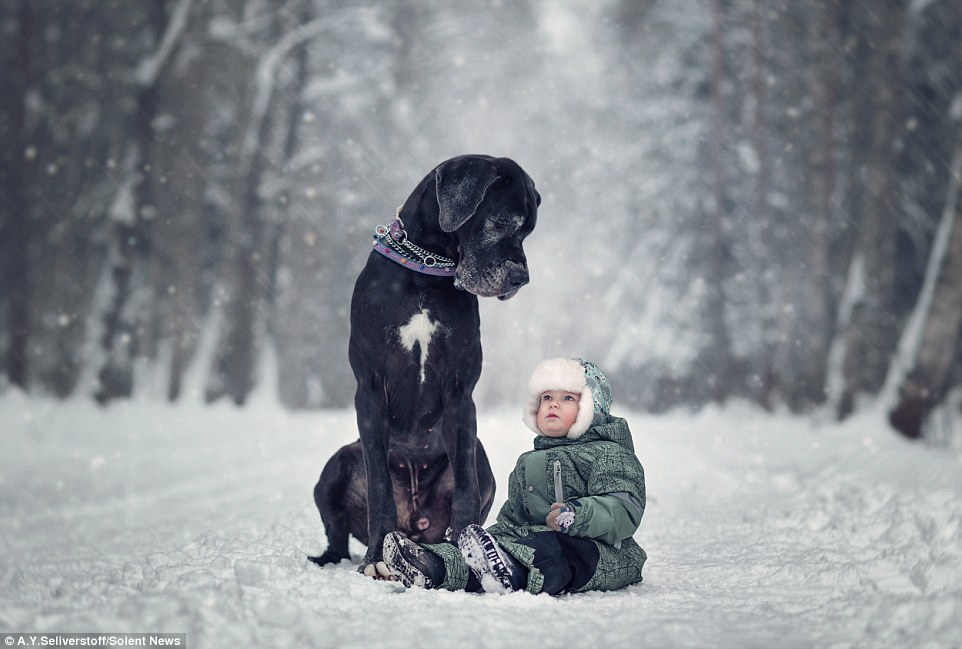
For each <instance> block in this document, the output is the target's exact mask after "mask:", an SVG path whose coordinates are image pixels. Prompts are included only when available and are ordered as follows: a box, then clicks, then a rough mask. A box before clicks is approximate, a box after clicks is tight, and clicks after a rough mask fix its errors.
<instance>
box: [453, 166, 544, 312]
mask: <svg viewBox="0 0 962 649" xmlns="http://www.w3.org/2000/svg"><path fill="white" fill-rule="evenodd" d="M434 175H435V182H436V186H437V200H438V224H439V225H440V227H441V229H442V230H443V231H444V232H448V233H451V234H454V235H455V236H456V237H457V239H458V269H457V275H456V277H455V281H456V283H457V285H459V286H460V287H461V288H463V289H465V290H467V291H469V292H471V293H474V294H475V295H479V296H482V297H497V298H499V299H501V300H506V299H508V298H510V297H512V296H513V295H514V294H515V293H517V292H518V289H520V288H521V287H522V286H524V285H525V284H527V283H528V262H527V259H526V258H525V256H524V249H523V248H522V242H523V241H524V239H525V237H527V236H528V235H529V234H530V233H531V231H532V230H533V229H534V226H535V222H536V221H537V218H538V205H540V204H541V196H540V195H539V194H538V192H537V190H535V188H534V181H533V180H531V177H530V176H528V174H527V173H525V171H524V170H523V169H522V168H521V167H520V166H518V164H517V163H516V162H514V161H513V160H510V159H509V158H492V157H490V156H482V155H466V156H460V157H457V158H452V159H451V160H448V161H446V162H443V163H442V164H440V165H438V167H437V168H436V169H435V170H434Z"/></svg>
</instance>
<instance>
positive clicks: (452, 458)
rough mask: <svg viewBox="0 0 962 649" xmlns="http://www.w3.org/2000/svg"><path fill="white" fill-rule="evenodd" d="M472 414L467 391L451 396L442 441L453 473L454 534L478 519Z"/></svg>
mask: <svg viewBox="0 0 962 649" xmlns="http://www.w3.org/2000/svg"><path fill="white" fill-rule="evenodd" d="M475 417H476V413H475V409H474V401H473V400H472V399H471V397H470V396H469V395H462V396H461V398H457V399H452V401H451V403H450V404H449V406H448V407H447V408H446V409H445V417H444V421H445V426H444V445H445V452H446V453H447V456H448V461H449V462H450V464H451V469H452V471H453V473H454V496H453V497H452V500H451V531H452V533H454V534H456V533H457V532H458V531H459V530H461V529H463V528H465V527H467V526H468V525H470V524H472V523H481V493H480V489H479V488H478V460H477V446H478V428H477V420H476V419H475ZM449 422H450V424H449Z"/></svg>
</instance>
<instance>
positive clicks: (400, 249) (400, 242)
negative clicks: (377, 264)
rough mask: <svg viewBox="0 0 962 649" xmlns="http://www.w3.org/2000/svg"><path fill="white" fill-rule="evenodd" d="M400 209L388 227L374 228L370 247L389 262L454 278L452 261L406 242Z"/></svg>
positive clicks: (420, 271)
mask: <svg viewBox="0 0 962 649" xmlns="http://www.w3.org/2000/svg"><path fill="white" fill-rule="evenodd" d="M400 212H401V208H400V207H399V208H398V210H397V212H395V213H394V220H393V221H391V225H390V226H387V227H385V226H383V225H379V226H377V227H376V228H374V241H372V242H371V245H373V246H374V250H376V251H377V252H379V253H381V254H382V255H384V256H385V257H387V258H388V259H390V260H391V261H393V262H395V263H397V264H400V265H402V266H404V267H405V268H410V269H411V270H413V271H415V272H418V273H424V274H425V275H438V276H440V277H454V273H455V271H456V270H457V266H456V264H455V263H454V260H453V259H448V258H447V257H442V256H441V255H436V254H434V253H433V252H429V251H427V250H425V249H424V248H421V247H420V246H418V245H416V244H414V243H412V242H410V241H408V235H407V232H405V231H404V223H403V222H402V221H401V216H400Z"/></svg>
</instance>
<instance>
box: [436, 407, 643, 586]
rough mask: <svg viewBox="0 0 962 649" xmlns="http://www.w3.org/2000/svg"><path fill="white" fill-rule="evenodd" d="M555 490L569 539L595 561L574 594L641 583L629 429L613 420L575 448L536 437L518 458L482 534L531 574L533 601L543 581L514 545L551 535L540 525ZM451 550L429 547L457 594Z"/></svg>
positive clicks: (639, 473)
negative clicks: (564, 508)
mask: <svg viewBox="0 0 962 649" xmlns="http://www.w3.org/2000/svg"><path fill="white" fill-rule="evenodd" d="M559 489H560V495H561V498H562V500H563V501H564V502H565V503H567V504H568V505H569V506H571V507H573V509H574V513H575V519H574V523H573V524H572V525H571V527H569V528H568V534H570V535H572V536H580V537H584V538H588V539H590V540H591V541H592V542H594V543H595V545H597V546H598V550H599V555H600V557H599V560H598V567H597V569H596V570H595V574H594V576H593V577H592V578H591V580H590V581H589V582H588V583H587V584H585V585H584V586H583V587H582V588H580V589H579V592H580V591H588V590H615V589H618V588H622V587H624V586H627V585H629V584H633V583H636V582H639V581H641V569H642V566H643V565H644V563H645V561H646V559H647V555H646V554H645V551H644V550H642V549H641V547H639V546H638V544H637V543H636V542H635V541H634V539H633V538H632V534H634V532H635V530H637V529H638V525H639V523H640V522H641V517H642V515H643V514H644V511H645V472H644V469H643V468H642V466H641V462H639V461H638V457H637V456H636V455H635V453H634V446H633V445H632V442H631V432H630V431H629V429H628V422H626V421H625V420H624V419H621V418H619V417H612V418H611V419H610V420H609V422H608V423H606V424H600V425H595V426H592V427H591V428H589V429H588V430H587V431H586V432H585V433H584V435H582V436H581V437H579V438H577V439H574V440H572V439H569V438H567V437H561V438H551V437H544V436H539V437H537V438H535V448H534V450H533V451H528V452H526V453H523V454H522V455H521V456H520V457H519V458H518V461H517V463H516V465H515V468H514V470H513V471H512V472H511V476H510V477H509V478H508V498H507V501H506V502H505V503H504V505H503V506H502V508H501V511H500V512H499V513H498V520H497V523H495V524H494V525H492V526H491V527H489V528H488V532H490V533H491V534H492V535H493V536H494V537H495V538H496V539H497V540H498V542H499V544H500V545H501V546H502V547H503V548H504V549H505V551H507V552H508V553H510V554H511V555H512V556H514V557H515V558H516V559H518V560H519V561H520V562H521V563H523V564H524V565H526V566H527V567H528V568H529V574H528V585H527V590H528V591H529V592H532V593H538V592H541V586H542V584H543V581H544V578H543V576H542V575H541V573H540V571H538V570H537V568H534V567H533V565H534V564H533V556H534V550H533V549H532V548H531V547H529V546H527V545H524V544H520V543H517V540H518V539H521V538H522V537H524V536H525V535H527V534H528V533H530V532H540V531H546V530H550V529H551V528H549V527H548V526H547V525H545V518H546V517H547V516H548V512H549V511H550V510H551V504H552V503H554V502H558V499H557V497H556V494H557V490H559ZM450 548H451V546H448V547H447V548H445V547H442V546H430V549H431V550H433V551H435V552H436V553H437V554H439V555H441V556H442V558H443V559H444V561H445V567H446V569H447V572H448V577H447V579H446V581H445V583H443V584H442V587H446V588H451V589H456V588H463V587H464V584H465V583H466V582H467V572H466V567H465V566H464V564H463V561H462V560H461V558H460V554H459V553H458V552H457V549H454V551H453V552H451V551H450ZM455 555H457V556H455Z"/></svg>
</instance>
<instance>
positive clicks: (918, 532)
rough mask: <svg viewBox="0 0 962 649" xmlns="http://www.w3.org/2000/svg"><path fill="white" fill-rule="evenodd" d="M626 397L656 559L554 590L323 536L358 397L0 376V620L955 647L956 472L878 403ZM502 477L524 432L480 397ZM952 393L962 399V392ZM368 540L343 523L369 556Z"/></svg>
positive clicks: (351, 640)
mask: <svg viewBox="0 0 962 649" xmlns="http://www.w3.org/2000/svg"><path fill="white" fill-rule="evenodd" d="M615 412H616V414H620V415H624V416H626V417H627V418H628V420H629V422H630V424H631V427H632V431H633V433H634V438H635V443H636V447H637V450H638V454H639V456H640V457H641V459H642V462H643V463H644V465H645V468H646V471H647V485H648V492H649V500H648V510H647V512H646V514H645V518H644V520H643V522H642V525H641V528H640V529H639V531H638V533H637V535H636V539H637V540H638V541H639V543H640V544H641V545H642V546H643V547H644V548H645V549H646V550H647V552H648V553H649V556H650V559H649V562H648V564H647V565H646V566H645V581H644V582H643V583H642V584H639V585H635V586H632V587H630V588H627V589H625V590H622V591H618V592H612V593H589V594H584V595H575V596H564V597H557V598H552V597H549V596H547V595H540V596H532V595H529V594H527V593H512V594H509V595H505V596H497V595H479V594H468V593H449V592H437V591H424V590H419V589H412V590H405V589H403V587H401V586H399V585H398V584H395V583H389V582H378V581H374V580H371V579H368V578H365V577H363V576H361V575H359V574H357V573H356V571H355V566H354V565H351V564H349V563H348V562H343V563H342V564H340V565H338V566H333V567H327V568H324V569H320V568H318V567H317V566H314V565H313V564H311V563H309V562H308V561H306V559H305V555H307V554H309V553H311V554H313V553H319V552H320V551H321V550H322V549H323V548H324V541H323V538H322V528H321V524H320V521H319V518H318V516H317V512H316V510H315V509H314V506H313V502H312V497H311V492H312V488H313V485H314V482H315V480H316V478H317V474H318V473H319V471H320V469H321V467H322V465H323V463H324V462H325V461H326V460H327V458H328V457H329V456H330V455H331V454H332V453H333V452H334V450H335V449H337V448H338V447H339V446H340V445H342V444H344V443H347V442H349V441H351V440H352V438H353V437H354V436H355V432H354V431H355V430H356V428H355V424H354V421H353V413H351V412H347V411H344V412H341V411H338V412H310V413H289V412H286V411H284V410H281V409H279V408H277V407H276V406H273V405H271V403H270V401H269V400H261V401H258V402H257V403H256V405H255V406H252V407H249V408H247V409H236V408H233V407H230V406H216V407H203V406H201V405H199V404H192V403H185V404H181V405H179V406H170V405H166V404H163V403H158V402H153V401H144V400H140V401H132V402H125V403H117V404H114V405H111V406H110V407H109V408H105V409H104V408H98V407H97V406H94V405H91V404H87V403H84V402H82V401H68V402H55V401H48V400H46V399H42V398H36V397H33V398H28V397H25V396H23V395H21V394H19V393H17V392H7V393H6V394H5V395H4V396H2V397H0V422H2V424H0V426H2V432H0V442H2V449H3V452H2V457H0V554H2V556H3V561H2V563H0V566H2V567H0V630H2V631H15V632H28V631H47V632H50V631H76V632H89V631H100V632H186V633H187V640H188V644H189V646H191V647H293V646H314V647H410V646H414V645H418V646H422V647H442V646H443V647H448V646H459V647H512V646H539V647H549V648H550V647H570V646H587V644H586V643H590V645H591V646H606V647H636V646H646V647H771V646H778V647H816V646H817V647H860V648H863V647H927V648H935V647H958V646H959V645H960V644H962V623H960V622H959V620H960V619H962V524H960V523H962V498H960V496H962V471H960V457H959V455H958V453H957V452H954V451H953V452H949V451H945V450H938V449H933V448H929V447H926V446H923V445H918V444H913V443H910V442H907V441H905V440H903V439H901V438H899V437H897V436H896V435H895V434H894V433H892V432H891V430H890V429H888V428H887V427H886V426H885V425H883V423H882V422H883V421H884V417H883V413H882V412H881V411H879V412H866V413H863V414H861V415H859V416H858V417H855V418H853V419H851V420H849V421H848V422H846V423H844V424H831V423H817V422H814V420H813V419H801V418H796V417H792V416H788V415H784V414H774V415H769V414H764V413H761V412H759V411H757V410H753V409H750V408H748V407H743V406H739V405H735V406H729V407H728V408H726V409H723V410H721V409H716V410H707V411H704V412H702V413H700V414H697V415H692V414H686V413H672V414H670V415H664V416H649V415H641V414H637V413H634V414H633V413H624V412H620V411H619V410H618V408H617V404H616V407H615ZM480 413H481V414H480V418H479V428H480V431H481V437H482V440H483V441H484V443H485V447H486V449H487V450H488V453H489V455H490V457H491V462H492V465H493V468H494V471H495V475H496V476H498V477H499V484H500V485H501V489H502V490H499V492H498V495H497V497H496V505H499V504H500V501H501V500H503V498H504V492H503V485H504V482H505V478H506V476H507V474H508V472H509V470H510V468H511V466H513V462H514V459H515V457H516V456H517V454H519V453H520V452H521V451H523V450H525V449H527V448H528V447H529V446H530V444H531V434H530V433H529V432H528V431H527V430H526V429H525V428H524V426H523V424H522V423H521V420H520V415H519V414H518V413H516V412H513V411H509V410H496V411H488V410H487V409H485V408H484V407H482V408H480ZM956 416H957V415H956ZM362 551H363V547H362V546H361V545H360V544H356V543H355V544H354V545H353V546H352V552H354V554H355V555H356V558H358V557H359V556H360V554H361V553H362Z"/></svg>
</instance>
